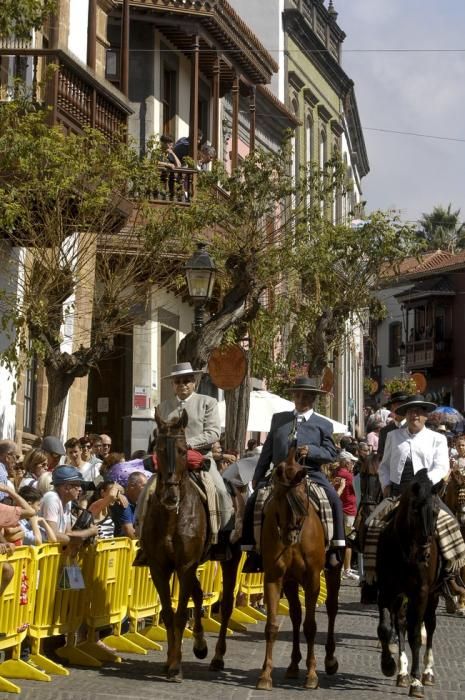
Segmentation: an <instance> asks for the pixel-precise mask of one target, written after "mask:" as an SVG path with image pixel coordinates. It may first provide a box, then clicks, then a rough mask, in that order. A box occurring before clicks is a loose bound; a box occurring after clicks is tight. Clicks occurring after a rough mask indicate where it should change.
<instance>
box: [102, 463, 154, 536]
mask: <svg viewBox="0 0 465 700" xmlns="http://www.w3.org/2000/svg"><path fill="white" fill-rule="evenodd" d="M146 483H147V477H146V476H145V474H143V473H142V472H133V473H132V474H130V475H129V478H128V484H127V486H126V494H125V495H126V498H127V499H128V505H127V506H126V507H124V506H123V505H122V504H121V503H115V504H114V505H113V506H111V507H110V513H111V516H112V518H113V521H114V523H115V537H129V538H130V539H132V540H135V539H136V537H137V536H136V531H135V529H134V513H135V510H136V505H137V499H138V498H139V496H140V494H141V493H142V491H143V489H144V486H145V484H146Z"/></svg>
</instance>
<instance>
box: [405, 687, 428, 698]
mask: <svg viewBox="0 0 465 700" xmlns="http://www.w3.org/2000/svg"><path fill="white" fill-rule="evenodd" d="M408 694H409V697H410V698H424V697H425V691H424V688H423V686H422V685H411V686H410V690H409V691H408Z"/></svg>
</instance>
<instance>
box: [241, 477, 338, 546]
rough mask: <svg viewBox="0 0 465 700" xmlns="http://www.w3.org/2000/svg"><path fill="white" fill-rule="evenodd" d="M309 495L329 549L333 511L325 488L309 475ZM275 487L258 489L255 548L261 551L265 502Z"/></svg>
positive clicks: (307, 478)
mask: <svg viewBox="0 0 465 700" xmlns="http://www.w3.org/2000/svg"><path fill="white" fill-rule="evenodd" d="M306 482H307V491H308V497H309V499H310V501H311V503H312V505H313V507H314V508H315V510H316V512H317V513H318V515H319V517H320V520H321V524H322V525H323V530H324V534H325V546H326V549H328V547H329V544H330V542H331V540H332V539H333V512H332V510H331V505H330V503H329V501H328V497H327V495H326V493H325V490H324V488H323V487H322V486H320V485H319V484H315V483H314V482H313V481H312V480H311V479H310V478H309V477H308V476H307V477H306ZM272 490H273V487H272V486H271V485H270V486H265V487H264V488H262V489H258V491H257V500H256V501H255V508H254V523H253V525H254V528H253V529H254V539H255V542H256V545H255V548H256V550H257V551H260V542H261V534H262V523H263V509H264V507H265V502H266V501H267V500H268V498H269V496H270V495H271V492H272Z"/></svg>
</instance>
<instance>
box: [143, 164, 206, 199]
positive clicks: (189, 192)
mask: <svg viewBox="0 0 465 700" xmlns="http://www.w3.org/2000/svg"><path fill="white" fill-rule="evenodd" d="M162 167H163V166H160V168H162ZM197 174H198V171H197V170H195V169H193V168H170V169H169V170H161V172H160V186H159V187H158V188H157V189H156V190H153V191H152V192H149V194H148V199H149V201H150V202H152V203H154V204H160V205H164V204H179V205H187V204H190V202H191V201H192V198H193V196H194V192H195V178H196V176H197Z"/></svg>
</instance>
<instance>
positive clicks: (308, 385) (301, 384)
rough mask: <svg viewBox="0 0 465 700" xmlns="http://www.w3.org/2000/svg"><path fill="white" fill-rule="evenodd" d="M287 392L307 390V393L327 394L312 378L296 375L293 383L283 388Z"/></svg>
mask: <svg viewBox="0 0 465 700" xmlns="http://www.w3.org/2000/svg"><path fill="white" fill-rule="evenodd" d="M284 391H286V392H287V393H289V392H292V391H308V393H309V394H327V393H328V392H327V391H325V390H324V389H320V387H319V386H318V385H317V383H316V381H315V380H314V379H310V377H296V378H295V379H294V384H291V386H288V387H286V389H285V390H284Z"/></svg>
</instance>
